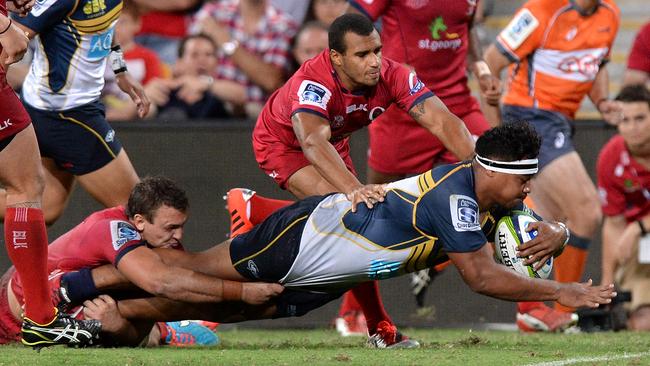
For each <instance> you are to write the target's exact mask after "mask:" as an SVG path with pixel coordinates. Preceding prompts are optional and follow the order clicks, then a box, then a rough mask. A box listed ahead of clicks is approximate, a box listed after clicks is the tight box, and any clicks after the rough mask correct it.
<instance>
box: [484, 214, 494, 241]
mask: <svg viewBox="0 0 650 366" xmlns="http://www.w3.org/2000/svg"><path fill="white" fill-rule="evenodd" d="M488 221H489V222H490V224H491V227H490V231H489V232H488V233H485V235H486V236H488V235H490V234H491V233H492V232H493V231H494V228H495V227H496V222H497V220H496V219H495V218H494V216H492V214H491V213H489V212H487V213H486V214H485V217H484V218H483V222H481V227H482V228H484V227H485V225H486V224H487V223H488ZM488 241H491V240H489V239H488Z"/></svg>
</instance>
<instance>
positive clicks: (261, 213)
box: [249, 194, 294, 225]
mask: <svg viewBox="0 0 650 366" xmlns="http://www.w3.org/2000/svg"><path fill="white" fill-rule="evenodd" d="M293 202H294V201H285V200H276V199H272V198H266V197H262V196H260V195H259V194H254V195H253V196H252V197H251V199H250V204H251V211H250V213H251V214H250V218H249V220H250V222H251V224H253V225H257V224H259V223H261V222H262V221H264V220H265V219H266V218H267V217H269V216H270V215H271V214H272V213H273V212H275V211H277V210H279V209H281V208H283V207H287V206H289V205H291V204H292V203H293Z"/></svg>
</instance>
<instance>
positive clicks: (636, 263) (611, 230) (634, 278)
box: [597, 84, 650, 330]
mask: <svg viewBox="0 0 650 366" xmlns="http://www.w3.org/2000/svg"><path fill="white" fill-rule="evenodd" d="M616 100H618V101H620V102H621V103H622V108H623V120H622V121H621V122H620V123H619V124H618V126H617V128H618V135H615V136H614V137H612V138H611V139H610V140H609V142H608V143H607V144H606V145H605V147H603V149H602V150H601V152H600V156H599V157H598V166H597V174H598V190H599V193H600V198H601V203H602V208H603V214H604V219H603V228H602V237H603V262H602V270H603V273H602V282H601V283H612V282H613V280H614V277H615V273H616V280H617V281H616V282H617V283H618V285H619V286H620V287H621V288H622V289H624V290H628V291H631V292H632V303H631V304H630V305H631V306H630V308H629V310H630V313H629V319H628V328H629V329H633V330H650V258H648V254H649V250H650V234H648V231H649V230H650V91H648V89H647V88H646V86H645V85H638V84H637V85H634V86H627V87H625V88H623V90H621V93H620V94H619V95H618V97H617V98H616ZM617 269H618V272H617Z"/></svg>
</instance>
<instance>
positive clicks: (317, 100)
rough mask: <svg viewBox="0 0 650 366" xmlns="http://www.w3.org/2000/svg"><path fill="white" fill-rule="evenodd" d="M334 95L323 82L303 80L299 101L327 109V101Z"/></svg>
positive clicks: (299, 89) (299, 91)
mask: <svg viewBox="0 0 650 366" xmlns="http://www.w3.org/2000/svg"><path fill="white" fill-rule="evenodd" d="M331 96H332V92H330V91H329V90H328V89H327V88H326V87H325V86H324V85H323V84H320V83H317V82H315V81H311V80H303V82H302V83H301V84H300V88H298V101H299V103H300V104H305V105H312V106H314V107H319V108H322V109H327V103H328V102H329V100H330V97H331Z"/></svg>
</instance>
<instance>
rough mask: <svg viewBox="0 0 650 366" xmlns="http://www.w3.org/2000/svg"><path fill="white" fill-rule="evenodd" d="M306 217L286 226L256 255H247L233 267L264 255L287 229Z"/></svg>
mask: <svg viewBox="0 0 650 366" xmlns="http://www.w3.org/2000/svg"><path fill="white" fill-rule="evenodd" d="M308 217H309V215H305V216H302V217H299V218H297V219H296V220H295V221H294V222H292V223H291V224H289V226H287V227H286V228H285V229H284V230H282V232H281V233H280V234H278V236H276V237H275V238H274V239H273V240H271V242H270V243H269V244H268V245H267V246H265V247H264V248H262V250H260V251H259V252H257V253H254V254H252V255H249V256H248V257H246V258H244V259H240V260H239V261H237V263H233V267H237V266H238V265H240V264H242V263H243V262H246V261H247V260H249V259H253V258H255V257H257V256H258V255H260V254H262V253H264V252H265V251H267V250H268V249H269V248H270V247H272V246H273V244H275V243H276V242H277V241H278V240H279V239H280V238H281V237H282V235H284V233H286V232H287V231H288V230H289V229H291V228H292V227H293V226H294V225H296V224H297V223H299V222H301V221H303V220H305V219H307V218H308Z"/></svg>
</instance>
